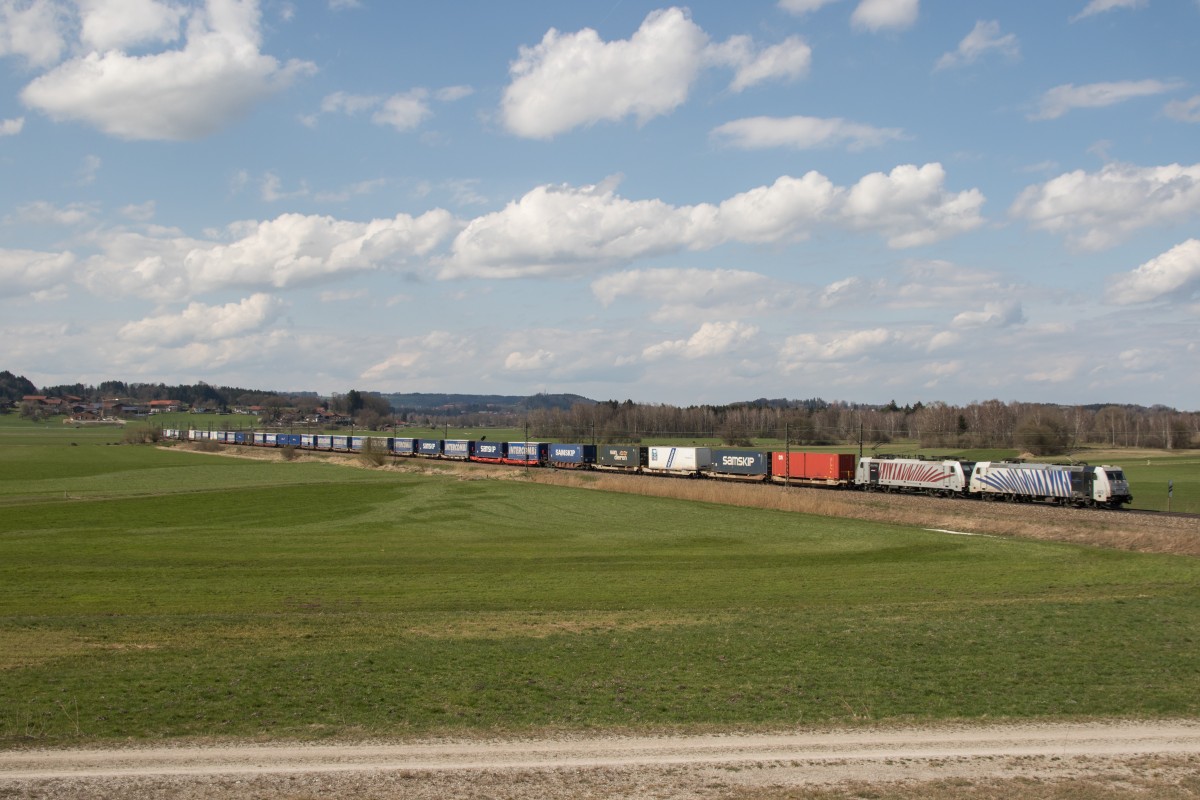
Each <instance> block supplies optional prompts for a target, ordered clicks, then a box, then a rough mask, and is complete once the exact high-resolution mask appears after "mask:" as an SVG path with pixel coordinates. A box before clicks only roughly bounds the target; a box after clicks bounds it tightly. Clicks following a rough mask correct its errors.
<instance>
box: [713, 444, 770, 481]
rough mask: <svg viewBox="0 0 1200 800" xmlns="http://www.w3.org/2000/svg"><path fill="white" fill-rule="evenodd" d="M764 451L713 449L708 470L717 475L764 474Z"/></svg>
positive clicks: (765, 472) (765, 457)
mask: <svg viewBox="0 0 1200 800" xmlns="http://www.w3.org/2000/svg"><path fill="white" fill-rule="evenodd" d="M770 463H771V462H770V461H768V460H767V454H766V453H757V452H751V451H749V450H713V451H712V466H711V467H709V470H710V471H712V472H713V473H715V474H717V475H754V476H758V475H764V476H765V475H766V474H767V466H768V465H769V464H770Z"/></svg>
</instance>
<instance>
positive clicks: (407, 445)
mask: <svg viewBox="0 0 1200 800" xmlns="http://www.w3.org/2000/svg"><path fill="white" fill-rule="evenodd" d="M416 451H417V440H416V439H402V438H396V439H392V452H393V453H395V454H396V455H398V456H411V455H412V454H413V453H415V452H416Z"/></svg>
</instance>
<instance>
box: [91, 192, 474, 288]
mask: <svg viewBox="0 0 1200 800" xmlns="http://www.w3.org/2000/svg"><path fill="white" fill-rule="evenodd" d="M457 224H458V223H456V222H455V221H454V219H453V218H452V217H451V215H450V214H449V212H446V211H443V210H440V209H437V210H434V211H430V212H427V213H425V214H423V215H421V216H419V217H410V216H408V215H406V214H399V215H397V216H396V217H393V218H390V219H376V220H371V221H370V222H352V221H346V220H338V219H334V218H332V217H327V216H316V215H313V216H306V215H303V214H284V215H281V216H279V217H276V218H275V219H273V220H267V221H264V222H249V223H242V224H238V225H234V226H230V228H229V230H228V231H227V233H228V234H229V236H230V238H231V239H232V240H231V241H228V242H220V241H212V240H199V239H193V238H189V237H185V236H182V235H179V233H178V232H177V231H172V230H163V231H155V232H153V233H152V234H143V233H136V232H131V231H118V232H113V233H108V234H105V235H103V236H102V237H101V239H100V240H99V242H98V243H99V245H100V248H101V251H102V252H101V253H100V254H99V255H96V256H93V257H92V258H90V259H88V261H87V263H86V265H85V269H84V272H83V280H84V283H85V284H86V285H87V286H88V287H89V288H91V289H92V290H93V291H96V292H98V293H101V294H118V295H125V294H131V295H135V296H140V297H148V298H151V299H156V300H160V301H169V300H173V299H178V298H179V297H186V296H189V295H191V294H195V293H199V292H209V291H216V290H219V289H225V288H230V287H251V288H254V287H262V288H285V287H289V286H295V285H308V284H316V283H320V282H323V281H326V280H329V279H332V278H334V277H335V276H340V275H346V274H353V273H359V272H368V271H374V270H382V269H391V268H396V267H398V266H401V265H403V264H405V263H406V262H407V261H408V259H410V258H414V257H420V256H425V255H427V254H428V253H429V251H430V250H432V249H433V248H434V247H436V246H437V245H438V244H439V243H440V242H442V241H444V240H445V239H446V237H447V236H449V235H450V234H451V233H452V232H453V230H454V229H455V228H456V227H457Z"/></svg>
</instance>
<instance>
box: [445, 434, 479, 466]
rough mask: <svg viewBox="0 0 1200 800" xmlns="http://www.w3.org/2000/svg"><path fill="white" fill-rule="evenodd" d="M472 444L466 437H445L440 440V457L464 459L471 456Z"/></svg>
mask: <svg viewBox="0 0 1200 800" xmlns="http://www.w3.org/2000/svg"><path fill="white" fill-rule="evenodd" d="M473 444H475V443H474V442H472V441H468V440H466V439H446V440H445V441H443V442H442V458H454V459H458V460H460V461H466V460H467V459H469V458H470V457H471V451H472V450H473V449H474V448H473V447H472V445H473Z"/></svg>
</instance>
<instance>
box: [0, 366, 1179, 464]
mask: <svg viewBox="0 0 1200 800" xmlns="http://www.w3.org/2000/svg"><path fill="white" fill-rule="evenodd" d="M33 394H41V395H45V396H60V397H61V396H71V397H77V398H80V399H81V400H85V401H89V400H90V401H98V400H100V399H102V398H124V399H128V400H133V401H140V402H148V401H150V400H158V399H172V400H178V401H180V402H182V403H185V404H187V405H188V406H189V407H191V408H192V409H194V410H207V411H214V412H220V411H229V410H231V409H233V408H241V409H244V408H255V409H256V413H257V414H258V415H259V421H260V422H261V423H262V424H285V425H294V424H297V423H301V422H303V421H305V420H306V419H309V418H311V417H312V416H313V415H314V414H315V413H317V412H318V411H324V412H326V413H328V414H336V415H339V416H341V417H343V418H345V419H349V420H350V422H351V424H353V425H354V426H356V427H358V428H364V429H374V430H398V429H400V428H402V427H404V426H406V425H409V426H411V425H416V426H422V427H435V428H436V427H441V426H443V425H453V426H454V427H456V428H490V427H508V428H520V427H525V428H527V429H528V430H529V435H530V437H536V438H539V439H548V440H555V441H588V442H590V441H595V442H638V441H641V440H643V439H650V438H662V437H671V438H674V439H684V440H686V439H696V440H700V439H704V440H713V439H716V440H719V441H721V442H723V443H725V444H727V445H730V446H747V447H749V446H753V445H754V444H755V443H756V442H758V441H760V440H775V441H783V440H785V439H786V440H787V441H788V442H791V443H795V444H800V445H849V444H853V445H855V446H858V445H861V446H862V447H863V448H864V450H879V449H880V448H883V447H884V446H885V445H888V444H890V443H893V442H899V441H904V442H916V443H918V444H919V445H920V446H921V447H925V448H1015V449H1018V450H1020V451H1022V452H1028V453H1030V454H1033V455H1043V454H1047V453H1063V452H1070V451H1071V450H1073V449H1079V448H1085V447H1098V446H1099V447H1135V448H1156V449H1185V448H1190V447H1195V446H1197V445H1200V413H1198V412H1194V411H1178V410H1176V409H1173V408H1168V407H1165V406H1161V405H1154V406H1149V407H1146V406H1139V405H1119V404H1089V405H1059V404H1051V403H1029V402H1015V401H1013V402H1003V401H1001V400H995V399H993V400H985V401H979V402H973V403H969V404H966V405H953V404H949V403H945V402H941V401H932V402H929V403H924V402H916V403H912V404H908V405H904V406H900V405H897V404H896V402H895V401H892V402H890V403H887V404H886V405H870V404H862V403H851V402H842V401H826V400H823V399H821V398H818V397H813V398H808V399H803V400H789V399H783V398H779V399H767V398H759V399H757V400H752V401H747V402H741V403H732V404H729V405H694V406H686V407H680V406H673V405H665V404H655V403H638V402H634V401H632V400H625V401H617V400H605V401H599V402H597V401H592V400H587V399H584V398H579V397H578V396H575V395H553V396H549V395H547V396H533V397H530V398H525V399H523V400H521V401H520V402H518V403H515V404H513V405H511V406H508V407H496V405H495V404H494V403H478V404H472V403H471V402H470V400H471V397H472V396H470V395H454V396H453V397H454V398H456V399H458V400H459V402H458V403H456V404H447V405H446V406H445V407H443V408H440V409H436V408H434V409H431V408H412V407H409V408H396V407H394V406H393V405H391V404H390V403H389V401H388V395H384V394H381V393H379V392H373V391H364V390H358V389H350V390H348V391H347V392H345V393H344V394H342V393H336V394H333V395H332V396H329V397H322V396H320V395H318V394H317V393H316V392H273V391H264V390H256V389H245V388H239V387H228V386H214V385H210V384H207V383H203V382H199V383H195V384H179V385H167V384H163V383H126V382H123V381H105V382H103V383H100V384H99V385H96V386H91V385H84V384H70V385H60V386H47V387H43V388H41V389H40V390H38V389H37V387H35V386H34V385H33V384H32V382H30V381H29V380H28V379H26V378H24V377H23V376H17V375H14V374H13V373H11V372H8V371H4V372H0V408H5V407H7V408H10V409H12V408H16V407H18V406H19V404H20V401H21V399H22V397H24V396H28V395H33ZM447 397H451V396H447ZM483 397H490V396H483ZM567 400H570V402H569V403H568V402H566V401H567ZM484 406H488V408H487V409H486V410H477V409H480V408H482V407H484Z"/></svg>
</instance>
